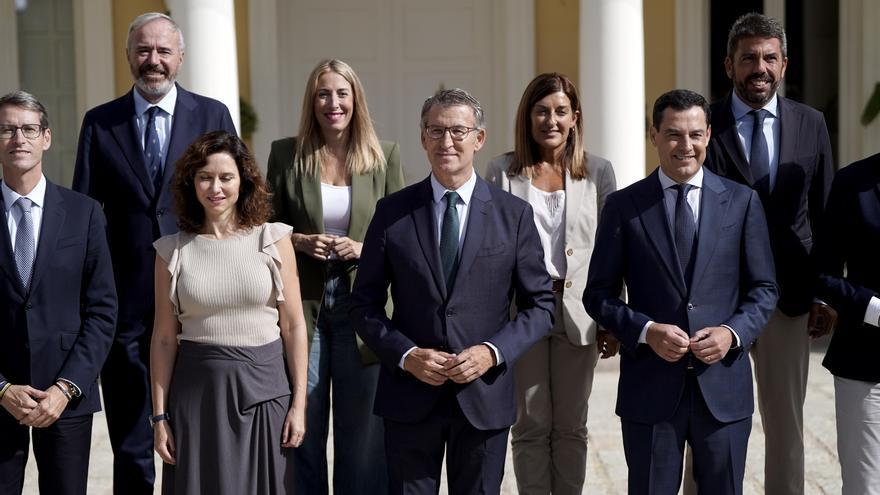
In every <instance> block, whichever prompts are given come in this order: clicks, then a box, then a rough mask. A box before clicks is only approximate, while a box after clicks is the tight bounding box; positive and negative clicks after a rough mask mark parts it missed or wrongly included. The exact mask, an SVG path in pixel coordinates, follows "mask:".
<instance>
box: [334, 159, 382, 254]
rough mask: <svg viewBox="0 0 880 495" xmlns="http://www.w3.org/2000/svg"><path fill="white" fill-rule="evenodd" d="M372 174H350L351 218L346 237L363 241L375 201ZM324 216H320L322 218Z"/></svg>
mask: <svg viewBox="0 0 880 495" xmlns="http://www.w3.org/2000/svg"><path fill="white" fill-rule="evenodd" d="M373 177H374V176H373V174H372V173H370V174H362V175H359V174H351V217H350V218H349V220H348V237H350V238H352V239H363V238H364V234H365V233H366V228H367V225H369V224H370V217H372V216H373V212H374V210H375V207H374V206H373V205H375V203H376V201H377V200H378V198H375V197H373V196H374V195H373ZM323 217H324V215H321V218H323Z"/></svg>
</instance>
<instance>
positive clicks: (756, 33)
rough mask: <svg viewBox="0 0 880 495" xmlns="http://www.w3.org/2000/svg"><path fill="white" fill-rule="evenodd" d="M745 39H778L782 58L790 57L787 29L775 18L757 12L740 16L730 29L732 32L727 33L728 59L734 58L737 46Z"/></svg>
mask: <svg viewBox="0 0 880 495" xmlns="http://www.w3.org/2000/svg"><path fill="white" fill-rule="evenodd" d="M743 38H776V39H778V40H779V46H780V47H781V49H782V56H783V57H788V40H787V39H786V36H785V28H783V27H782V23H780V22H779V21H778V20H776V19H775V18H773V17H770V16H767V15H764V14H759V13H757V12H749V13H748V14H744V15H742V16H740V18H739V19H737V20H736V22H734V23H733V26H731V27H730V32H728V33H727V56H728V57H730V58H733V54H734V52H736V46H737V44H739V40H741V39H743Z"/></svg>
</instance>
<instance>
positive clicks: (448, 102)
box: [421, 88, 486, 129]
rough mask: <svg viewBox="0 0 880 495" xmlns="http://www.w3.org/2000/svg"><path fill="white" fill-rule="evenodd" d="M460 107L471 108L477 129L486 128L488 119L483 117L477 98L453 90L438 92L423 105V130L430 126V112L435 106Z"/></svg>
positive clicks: (463, 91)
mask: <svg viewBox="0 0 880 495" xmlns="http://www.w3.org/2000/svg"><path fill="white" fill-rule="evenodd" d="M458 105H462V106H465V107H470V108H471V110H472V111H473V112H474V122H475V123H476V126H477V129H485V128H486V119H485V117H484V116H483V107H482V106H480V102H479V101H477V99H476V98H474V97H473V96H471V95H470V94H468V92H467V91H465V90H463V89H459V88H453V89H441V90H438V91H437V92H436V93H434V96H432V97H430V98H428V99H427V100H425V103H424V104H423V105H422V121H421V126H422V129H424V128H425V126H427V125H428V112H430V111H431V108H433V107H435V106H439V107H441V108H447V107H454V106H458Z"/></svg>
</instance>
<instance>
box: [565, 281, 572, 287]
mask: <svg viewBox="0 0 880 495" xmlns="http://www.w3.org/2000/svg"><path fill="white" fill-rule="evenodd" d="M565 288H566V289H571V280H569V281H568V282H566V283H565Z"/></svg>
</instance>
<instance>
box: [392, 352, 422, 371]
mask: <svg viewBox="0 0 880 495" xmlns="http://www.w3.org/2000/svg"><path fill="white" fill-rule="evenodd" d="M416 349H418V347H416V346H412V347H410V348H409V349H407V350H406V352H404V353H403V356H400V362H399V363H397V366H400V369H402V370H406V368H404V367H403V362H404V361H406V357H407V356H409V354H410V353H411V352H412V351H414V350H416Z"/></svg>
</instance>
